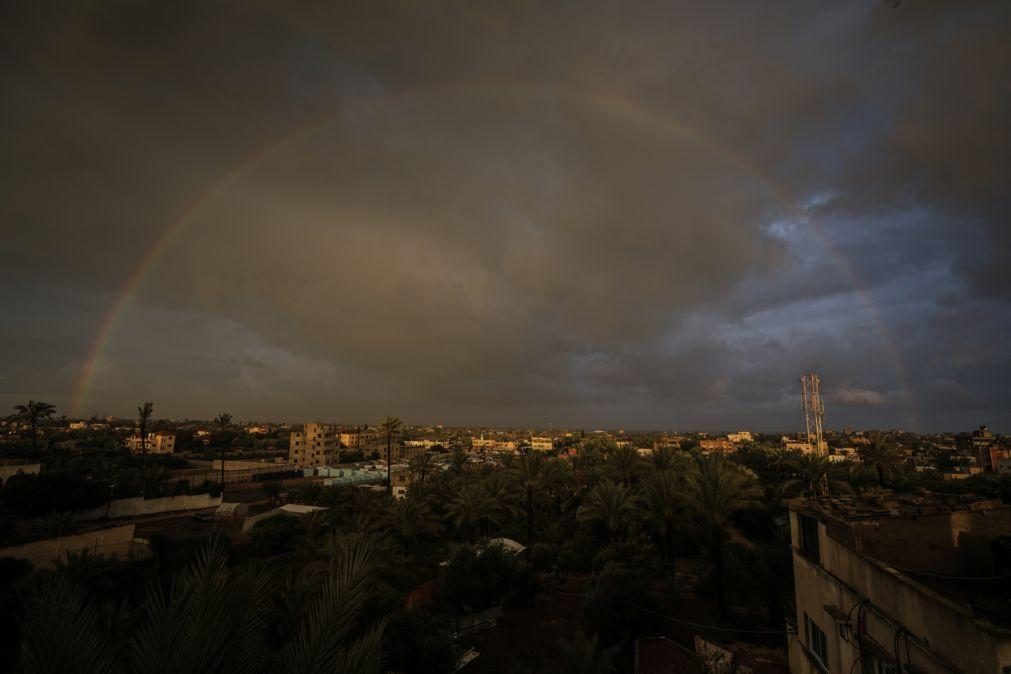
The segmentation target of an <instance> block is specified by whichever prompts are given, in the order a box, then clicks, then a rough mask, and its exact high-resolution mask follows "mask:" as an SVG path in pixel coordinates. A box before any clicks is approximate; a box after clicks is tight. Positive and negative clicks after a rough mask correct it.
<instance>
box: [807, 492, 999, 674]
mask: <svg viewBox="0 0 1011 674" xmlns="http://www.w3.org/2000/svg"><path fill="white" fill-rule="evenodd" d="M955 514H956V515H958V516H959V518H961V517H962V516H975V517H977V518H984V517H985V516H983V515H981V514H980V513H955ZM903 519H904V520H905V521H907V522H908V520H907V519H906V518H903ZM919 519H925V518H919ZM935 524H936V522H935ZM868 526H873V525H872V523H868ZM790 528H791V539H792V541H793V562H794V564H793V567H794V583H795V589H796V599H797V626H798V634H797V636H796V638H795V639H793V640H792V641H791V647H790V654H789V655H790V671H791V672H792V674H824V673H825V672H828V673H829V674H851V673H852V672H862V671H863V670H862V669H861V668H860V665H859V664H857V661H858V660H859V658H860V655H861V652H863V653H864V654H865V655H869V654H871V653H872V652H874V650H875V646H874V644H872V643H870V642H866V643H863V644H861V642H860V641H859V640H858V639H857V638H856V634H855V632H856V630H857V626H858V625H859V624H861V623H862V624H864V625H865V629H866V633H867V635H868V636H869V637H870V638H871V639H872V640H873V642H876V644H879V645H880V646H881V647H882V648H883V652H882V653H881V655H882V656H884V655H886V653H887V652H893V651H894V644H895V638H896V633H897V631H899V630H901V629H903V628H905V629H906V630H908V633H903V635H904V636H900V644H901V646H902V647H901V655H902V657H903V662H902V664H903V667H906V666H907V665H908V664H910V662H907V660H906V659H905V658H906V649H905V646H906V644H907V642H908V645H909V660H910V661H911V664H912V665H913V666H914V667H915V669H913V668H907V670H908V671H915V672H923V673H924V674H926V673H934V672H937V673H941V672H947V673H951V672H965V673H969V672H990V673H993V674H1000V673H1001V672H1002V668H1004V667H1009V666H1011V631H1009V630H1006V629H1003V628H1001V627H997V626H995V625H993V624H992V623H990V622H988V621H986V620H982V619H979V618H976V617H974V616H973V614H972V612H971V611H970V610H969V609H968V608H967V607H965V606H962V605H959V604H957V603H955V602H953V601H951V600H949V599H948V598H946V597H943V596H941V595H940V594H938V593H936V592H934V591H932V590H930V589H929V588H927V587H925V586H924V585H921V584H920V583H917V582H916V581H915V580H912V579H911V578H910V577H908V576H906V575H904V574H902V573H900V572H899V571H898V570H896V569H895V568H893V567H890V566H889V565H887V564H885V563H883V562H880V561H878V560H875V559H873V558H870V557H867V556H865V555H862V554H859V553H858V552H856V551H855V550H854V549H853V547H859V546H860V545H861V544H859V543H856V538H853V539H851V540H848V541H847V540H846V538H847V530H845V529H844V528H843V527H841V526H839V525H836V524H834V523H833V524H829V525H826V523H825V522H820V521H819V522H818V547H819V550H820V560H819V561H816V560H815V559H813V558H812V556H811V555H809V554H808V553H807V552H806V551H804V550H803V549H802V547H801V546H800V540H801V539H800V530H799V529H800V526H799V519H798V514H797V512H791V513H790ZM829 531H832V534H831V535H830V533H829ZM849 531H850V533H852V530H849ZM909 545H910V547H911V550H910V554H917V551H918V554H919V556H920V557H919V560H918V561H919V565H920V566H921V568H922V565H923V562H924V559H925V557H926V559H932V557H930V555H932V553H931V552H930V551H929V547H928V546H927V545H920V546H917V545H915V544H914V543H912V542H910V543H909ZM862 600H868V601H866V602H865V603H863V604H860V602H861V601H862ZM805 615H806V616H808V617H809V618H810V619H811V620H812V621H813V622H814V623H815V624H816V625H817V626H818V628H819V629H820V630H821V631H822V632H824V634H825V636H826V642H827V643H826V646H827V648H826V651H827V658H826V661H825V662H819V661H818V659H817V658H816V657H814V651H815V650H816V649H815V646H814V644H812V643H811V641H812V637H811V635H810V633H809V632H808V630H806V629H805V627H806V625H805V622H806V621H805ZM847 618H848V620H849V624H848V625H847V624H846V623H847ZM861 646H863V648H862V650H861ZM871 657H873V656H871ZM881 659H882V660H883V661H884V660H886V658H885V657H882V658H881ZM886 664H887V663H886ZM875 666H876V665H875ZM867 671H869V672H873V673H874V674H879V670H878V669H868V670H867ZM881 671H882V672H885V671H891V670H887V669H883V670H881Z"/></svg>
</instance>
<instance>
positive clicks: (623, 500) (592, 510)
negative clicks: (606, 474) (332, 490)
mask: <svg viewBox="0 0 1011 674" xmlns="http://www.w3.org/2000/svg"><path fill="white" fill-rule="evenodd" d="M635 502H636V501H635V496H634V495H633V494H632V492H631V490H629V489H628V488H626V487H625V485H623V484H621V483H620V482H618V483H615V482H612V481H611V480H604V481H603V482H599V483H598V484H597V486H595V487H594V488H593V489H592V490H591V491H590V493H589V494H588V495H587V498H586V500H585V501H584V502H583V505H582V506H580V508H579V511H578V513H577V514H576V518H577V519H578V520H579V521H580V522H588V523H593V522H599V523H600V524H602V525H603V526H604V529H605V530H607V535H608V537H609V538H610V537H613V536H614V534H615V532H617V531H619V530H621V529H622V527H623V526H624V525H625V523H626V520H627V518H628V517H629V516H631V514H632V513H633V512H634V511H635Z"/></svg>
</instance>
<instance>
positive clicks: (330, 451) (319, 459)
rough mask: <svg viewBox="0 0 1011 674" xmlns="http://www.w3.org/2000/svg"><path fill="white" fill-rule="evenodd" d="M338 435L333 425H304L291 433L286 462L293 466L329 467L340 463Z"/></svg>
mask: <svg viewBox="0 0 1011 674" xmlns="http://www.w3.org/2000/svg"><path fill="white" fill-rule="evenodd" d="M339 437H340V434H339V431H338V429H337V426H336V425H334V424H306V425H305V429H304V430H303V431H302V432H301V433H297V432H296V433H292V434H291V442H290V445H289V449H288V462H289V463H291V464H292V465H294V466H298V467H301V468H307V467H311V466H329V465H336V464H337V463H339V462H340V439H339Z"/></svg>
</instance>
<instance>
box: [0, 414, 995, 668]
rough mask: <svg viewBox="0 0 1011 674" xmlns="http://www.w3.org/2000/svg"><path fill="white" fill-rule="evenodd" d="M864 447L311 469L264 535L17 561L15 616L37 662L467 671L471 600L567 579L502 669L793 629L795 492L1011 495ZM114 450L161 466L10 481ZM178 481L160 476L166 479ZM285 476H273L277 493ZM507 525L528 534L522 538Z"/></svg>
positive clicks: (522, 605) (74, 492)
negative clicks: (330, 482) (372, 486)
mask: <svg viewBox="0 0 1011 674" xmlns="http://www.w3.org/2000/svg"><path fill="white" fill-rule="evenodd" d="M395 432H396V429H395V428H392V424H391V428H390V429H389V433H390V435H391V436H392V435H393V434H394V433H395ZM861 453H862V462H861V463H832V462H831V461H829V460H828V459H827V458H825V457H817V456H804V455H799V454H790V453H784V452H780V451H773V450H770V449H768V448H765V447H761V446H758V445H755V446H751V447H744V448H742V449H740V450H739V451H737V452H736V453H735V454H733V455H730V456H724V455H718V454H717V455H710V456H705V455H702V454H701V453H699V452H697V451H680V450H675V449H671V448H658V449H656V450H653V451H652V452H650V453H648V454H647V455H645V456H644V455H642V454H641V453H640V452H638V451H637V450H635V449H634V448H632V447H628V446H626V447H618V446H616V445H614V444H611V443H608V442H606V441H599V440H586V441H584V442H582V443H581V444H580V446H579V449H578V454H577V455H575V456H572V457H566V456H552V455H550V453H549V454H542V453H532V452H529V451H525V452H524V453H520V454H518V455H507V456H504V457H501V459H499V460H497V461H490V460H487V461H486V460H481V461H476V462H475V461H473V457H471V456H469V455H468V454H466V453H464V452H463V451H462V450H460V449H456V450H454V451H452V452H428V453H424V454H421V455H419V456H417V457H415V458H414V459H413V460H412V461H411V464H410V471H411V473H412V484H411V487H410V489H409V490H408V494H407V496H406V497H405V498H402V499H393V498H392V497H391V496H390V495H389V494H388V493H387V492H385V491H384V490H380V491H373V490H368V489H359V488H353V487H322V486H320V485H319V484H316V483H310V484H306V485H304V486H302V487H300V488H298V489H297V490H296V491H295V492H294V493H293V494H291V498H292V499H293V500H294V501H296V502H300V503H304V504H309V505H317V506H322V507H325V508H326V509H325V510H320V511H317V512H313V513H311V514H309V515H307V516H304V517H302V518H300V519H294V518H290V517H285V516H278V517H272V518H268V519H266V520H262V521H260V522H258V523H257V524H256V526H255V527H254V528H253V529H252V532H251V535H250V540H249V542H248V543H242V542H229V541H227V540H225V539H222V538H221V537H220V536H219V537H216V538H213V539H211V540H206V541H203V542H201V541H196V542H192V541H191V542H190V543H189V544H188V545H180V544H179V543H173V542H172V541H169V540H155V541H152V543H153V544H154V548H155V559H154V560H153V561H152V562H151V563H150V564H134V565H132V566H128V565H125V564H123V563H118V562H114V561H111V560H105V559H101V558H94V557H91V556H88V555H83V556H72V557H71V558H70V559H68V560H65V561H64V562H62V563H61V564H59V565H58V566H57V568H56V569H55V570H45V571H36V572H34V573H29V570H28V569H27V568H24V567H23V565H18V564H17V563H15V562H10V561H9V560H8V562H5V563H4V564H5V573H4V582H5V585H4V586H3V587H2V588H0V592H2V594H0V602H2V606H0V613H3V614H4V615H7V616H9V617H8V618H7V621H8V624H6V625H4V626H5V627H7V629H5V630H3V633H4V634H5V635H6V638H7V639H9V642H8V644H7V648H8V649H9V650H8V652H10V653H15V652H16V653H18V657H17V659H18V662H19V663H20V664H19V666H20V668H21V670H22V671H25V672H71V671H95V672H106V671H107V672H121V671H122V672H125V671H166V672H170V671H171V672H190V671H192V672H198V671H199V672H261V671H263V672H266V671H284V672H287V671H292V672H315V671H346V672H367V671H370V672H371V671H397V672H448V671H452V670H453V668H454V666H455V663H456V660H457V658H458V656H459V655H460V648H459V645H460V644H461V643H464V642H454V640H453V639H452V638H451V635H452V634H453V633H454V632H457V631H458V630H460V629H461V626H463V625H465V624H466V623H467V621H468V620H469V619H470V617H472V616H474V615H475V614H479V613H480V612H482V611H486V610H488V609H495V608H496V607H499V606H505V608H506V611H507V612H508V611H510V610H517V611H522V610H531V607H535V605H537V602H538V601H542V600H543V598H544V597H546V596H558V597H563V596H564V597H578V601H579V606H580V611H579V615H577V616H574V620H575V624H576V625H577V626H578V629H573V630H572V631H570V633H568V634H567V636H565V638H562V639H559V640H558V641H557V642H555V643H554V644H553V646H552V647H551V648H550V649H548V650H541V651H536V650H535V649H527V648H523V647H518V648H516V649H514V653H513V656H512V657H513V660H512V661H511V662H508V663H504V664H503V666H502V667H500V668H499V669H498V670H495V671H515V672H521V671H522V672H539V671H552V672H554V671H561V672H585V671H598V672H607V671H614V667H615V666H616V663H618V662H619V659H620V658H619V654H620V653H622V652H623V649H624V652H625V653H626V654H628V648H629V645H630V643H631V642H632V641H633V640H634V639H635V638H637V637H639V636H643V635H655V634H667V635H669V636H672V637H673V638H675V639H680V640H682V641H687V640H688V637H689V635H690V632H688V631H686V630H685V629H684V628H683V623H682V622H680V621H683V620H689V621H691V622H692V623H694V624H695V627H693V630H694V631H701V633H702V634H703V635H705V636H714V634H713V633H712V632H707V630H710V629H716V628H718V629H719V631H718V632H717V633H716V635H715V636H722V637H733V638H739V639H751V640H758V641H760V642H762V643H765V644H769V645H779V646H783V645H785V642H786V637H785V620H784V618H785V617H787V616H792V615H793V613H794V611H793V606H792V596H791V595H792V580H791V572H792V566H791V559H790V553H789V545H788V543H789V541H788V533H787V532H786V529H785V526H784V524H785V522H784V517H783V516H784V514H785V506H784V503H783V501H784V499H785V498H788V497H791V496H803V495H806V496H817V495H824V494H843V493H852V492H855V491H861V490H877V489H881V488H882V487H890V488H895V489H899V490H905V491H909V490H915V489H919V488H931V489H935V490H948V491H964V490H970V489H971V490H974V491H977V492H979V493H983V494H987V495H994V496H1001V497H1002V498H1005V499H1007V498H1008V497H1009V493H1011V490H1009V486H1011V481H1009V479H1008V478H1007V477H1004V478H1001V479H996V478H982V477H980V478H972V479H970V480H964V481H959V482H952V481H949V482H944V481H941V480H940V479H938V478H937V477H934V476H932V475H930V474H921V473H916V472H914V471H912V470H910V469H909V468H908V466H907V465H906V463H905V460H904V457H903V456H902V455H901V454H900V453H899V452H898V451H897V450H896V448H895V446H894V445H893V444H892V443H891V442H889V440H888V438H887V437H885V436H876V437H875V438H874V440H873V441H872V442H871V443H870V444H868V445H867V446H866V447H865V448H863V449H862V452H861ZM148 459H152V457H148ZM75 461H79V462H80V463H79V464H75V463H74V462H75ZM103 462H106V463H108V467H107V469H108V470H109V471H112V472H115V473H116V475H117V476H118V477H117V478H116V479H117V480H118V481H119V483H120V484H125V483H127V482H128V481H127V480H126V479H124V478H123V475H131V474H133V475H134V477H133V478H132V480H133V481H132V482H130V483H129V484H131V485H132V486H131V487H129V488H128V489H129V490H131V491H137V490H139V489H140V487H141V486H142V484H143V481H144V477H143V475H142V474H141V471H143V470H147V469H150V467H151V466H156V467H157V466H158V464H157V463H156V461H155V460H152V461H151V462H146V461H143V460H141V459H140V458H138V457H136V456H130V455H127V454H124V453H122V452H97V453H93V454H88V455H86V456H84V457H77V458H73V457H64V458H63V459H62V460H61V461H60V462H57V464H56V465H57V466H59V468H57V469H50V470H47V471H45V472H44V473H42V474H41V475H39V476H21V477H18V478H12V479H11V480H9V481H8V484H7V485H5V487H4V489H3V490H2V492H0V497H2V499H3V507H4V508H6V509H7V511H8V518H10V517H13V516H15V515H16V516H32V515H36V516H38V515H48V516H49V517H50V518H51V517H52V516H53V513H59V512H62V511H63V510H72V509H75V508H78V507H89V506H93V505H94V504H96V503H101V502H103V499H105V498H107V496H108V493H107V489H106V487H105V485H106V482H107V479H106V478H107V475H106V473H103V472H101V471H102V470H106V468H102V466H103V465H105V463H103ZM96 466H97V467H96ZM145 467H147V468H145ZM165 468H166V466H161V468H160V470H164V469H165ZM156 470H157V469H156ZM131 471H135V472H136V473H135V474H134V473H133V472H131ZM160 484H164V482H163V481H161V480H158V479H157V478H156V475H152V474H148V485H149V489H152V490H154V489H157V488H158V485H160ZM279 492H280V485H279V484H276V483H267V484H266V485H264V496H265V497H267V496H269V498H270V500H271V501H273V500H274V499H275V498H276V497H277V496H278V493H279ZM46 495H48V496H46ZM44 519H45V518H43V520H44ZM48 526H52V527H58V526H59V522H56V521H53V522H50V524H49V525H48ZM499 538H504V539H512V540H514V541H518V542H520V543H522V544H523V545H524V546H526V547H525V549H524V550H523V551H522V553H520V554H515V553H514V551H513V550H511V549H509V548H508V547H502V546H501V545H499V544H497V543H495V542H494V541H495V539H499ZM539 598H540V599H539ZM15 616H16V619H15ZM706 626H709V627H706ZM737 630H740V631H737ZM10 659H11V660H13V659H14V658H13V657H12V658H10Z"/></svg>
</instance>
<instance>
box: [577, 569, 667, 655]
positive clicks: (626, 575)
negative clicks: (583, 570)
mask: <svg viewBox="0 0 1011 674" xmlns="http://www.w3.org/2000/svg"><path fill="white" fill-rule="evenodd" d="M638 607H643V608H646V609H651V610H652V609H654V608H655V605H654V599H653V596H652V594H651V593H650V591H649V588H648V586H647V583H646V578H645V577H644V576H643V575H642V574H641V573H640V572H639V571H637V570H635V569H630V568H627V567H622V566H617V565H608V566H606V567H605V568H604V569H603V571H601V573H600V574H598V575H597V577H596V578H595V579H594V582H593V586H592V588H591V589H590V592H589V593H588V594H587V596H586V605H585V606H584V609H583V613H584V616H585V618H586V622H587V624H588V625H589V626H590V627H591V628H592V629H593V630H594V631H595V632H596V633H597V634H599V635H602V636H603V637H604V639H605V643H608V644H620V643H622V642H624V641H625V640H626V639H627V638H629V637H632V636H636V635H639V634H648V633H650V632H651V631H653V630H652V626H653V619H652V618H651V617H650V614H649V613H647V612H646V611H643V610H642V609H640V608H638Z"/></svg>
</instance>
